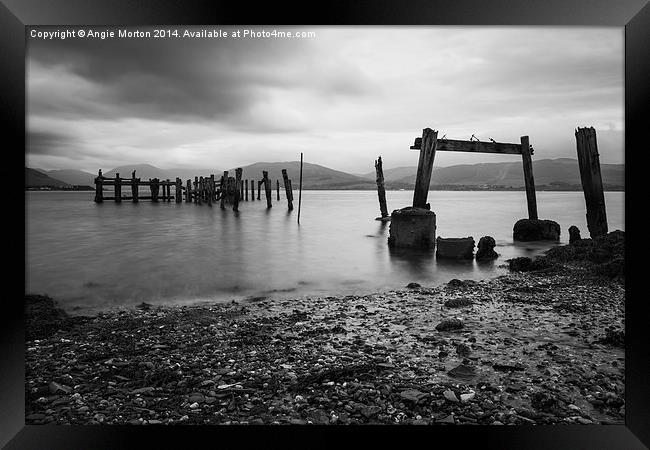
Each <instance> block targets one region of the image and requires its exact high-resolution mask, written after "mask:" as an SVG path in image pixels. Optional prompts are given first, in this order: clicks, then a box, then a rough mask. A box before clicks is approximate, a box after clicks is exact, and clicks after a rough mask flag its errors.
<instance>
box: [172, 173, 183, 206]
mask: <svg viewBox="0 0 650 450" xmlns="http://www.w3.org/2000/svg"><path fill="white" fill-rule="evenodd" d="M174 200H175V201H176V203H180V202H182V201H183V182H182V181H181V179H180V178H178V177H176V194H175V195H174Z"/></svg>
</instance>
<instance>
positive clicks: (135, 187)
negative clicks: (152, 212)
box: [131, 170, 140, 203]
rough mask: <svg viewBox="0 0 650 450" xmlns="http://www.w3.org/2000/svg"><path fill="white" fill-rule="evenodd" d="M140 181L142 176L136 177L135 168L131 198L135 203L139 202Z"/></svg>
mask: <svg viewBox="0 0 650 450" xmlns="http://www.w3.org/2000/svg"><path fill="white" fill-rule="evenodd" d="M139 183H140V178H136V177H135V170H134V171H133V173H132V174H131V198H132V200H133V203H138V184H139Z"/></svg>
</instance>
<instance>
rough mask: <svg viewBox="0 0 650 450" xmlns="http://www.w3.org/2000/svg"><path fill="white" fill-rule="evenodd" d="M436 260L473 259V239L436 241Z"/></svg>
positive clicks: (443, 239) (442, 239) (440, 239)
mask: <svg viewBox="0 0 650 450" xmlns="http://www.w3.org/2000/svg"><path fill="white" fill-rule="evenodd" d="M436 247H437V248H436V258H447V259H472V258H474V238H473V237H471V236H470V237H466V238H441V237H439V238H438V239H436Z"/></svg>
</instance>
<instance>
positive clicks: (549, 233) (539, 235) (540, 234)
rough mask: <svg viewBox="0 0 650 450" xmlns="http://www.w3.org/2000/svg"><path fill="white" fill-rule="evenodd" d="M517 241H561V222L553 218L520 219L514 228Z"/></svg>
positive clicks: (513, 231)
mask: <svg viewBox="0 0 650 450" xmlns="http://www.w3.org/2000/svg"><path fill="white" fill-rule="evenodd" d="M512 237H513V238H514V240H515V241H559V240H560V224H559V223H557V222H554V221H552V220H539V219H520V220H518V221H517V223H515V226H514V228H513V229H512Z"/></svg>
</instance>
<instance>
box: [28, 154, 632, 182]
mask: <svg viewBox="0 0 650 450" xmlns="http://www.w3.org/2000/svg"><path fill="white" fill-rule="evenodd" d="M282 169H287V172H288V174H289V178H291V181H292V183H293V188H294V189H297V188H298V183H299V177H300V162H299V161H287V162H274V163H271V162H257V163H254V164H250V165H248V166H243V167H242V170H243V175H242V178H243V179H244V180H246V179H248V180H251V179H253V180H256V181H259V180H260V179H261V178H262V171H264V170H266V171H268V172H269V177H270V178H271V180H272V182H273V184H274V186H273V187H274V188H275V180H280V184H281V185H283V182H282ZM133 170H135V171H136V176H137V177H139V178H141V179H143V180H147V179H149V178H160V179H167V178H169V179H170V180H174V179H175V178H176V177H180V178H181V179H182V180H183V183H185V181H186V180H187V179H188V178H191V179H194V177H195V176H197V175H203V176H207V175H209V174H214V175H215V177H216V178H217V179H219V177H221V175H222V173H223V171H221V170H218V169H210V168H203V169H160V168H158V167H156V166H153V165H151V164H136V165H127V166H120V167H116V168H114V169H112V170H109V171H108V172H104V175H105V176H107V177H114V176H115V174H116V173H119V174H120V176H121V177H123V178H130V177H131V172H132V171H133ZM25 171H26V179H27V181H26V184H27V185H28V186H68V185H79V184H85V185H90V186H93V185H94V177H95V175H94V174H90V173H87V172H83V171H79V170H50V171H42V170H41V171H39V170H35V169H30V168H25ZM416 171H417V168H416V167H415V166H412V167H396V168H392V169H384V180H385V182H386V189H413V186H414V185H415V174H416ZM601 173H602V177H603V184H604V186H605V188H606V189H613V190H623V189H624V186H625V166H624V165H623V164H601ZM229 174H230V175H232V176H234V175H235V168H231V169H229ZM533 174H534V177H535V186H536V187H539V188H540V189H546V190H576V189H577V190H579V189H581V182H580V170H579V168H578V161H577V160H576V159H571V158H557V159H540V160H537V161H533ZM430 185H431V188H433V189H436V188H437V189H460V190H472V189H489V188H496V189H501V188H503V189H521V188H522V187H523V186H524V175H523V168H522V164H521V162H502V163H479V164H460V165H455V166H449V167H434V169H433V173H432V174H431V184H430ZM255 187H256V188H257V185H256V186H255ZM376 187H377V186H376V184H375V172H374V171H373V172H368V173H366V174H360V175H353V174H350V173H346V172H342V171H339V170H334V169H330V168H328V167H324V166H321V165H318V164H312V163H304V165H303V188H304V189H376Z"/></svg>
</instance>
